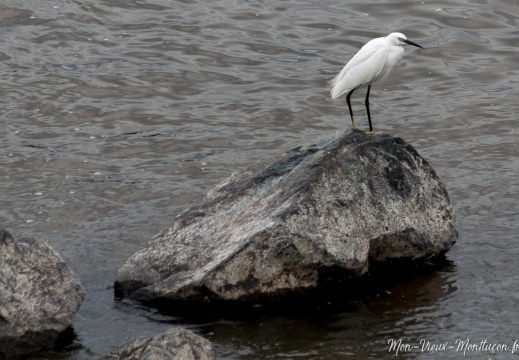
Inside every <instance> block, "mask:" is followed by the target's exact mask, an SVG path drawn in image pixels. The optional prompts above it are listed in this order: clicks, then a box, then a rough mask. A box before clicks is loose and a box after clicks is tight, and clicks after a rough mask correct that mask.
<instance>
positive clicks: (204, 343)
mask: <svg viewBox="0 0 519 360" xmlns="http://www.w3.org/2000/svg"><path fill="white" fill-rule="evenodd" d="M140 359H160V360H213V359H215V354H214V350H213V347H212V345H211V343H210V342H209V341H208V340H206V339H204V338H203V337H200V336H198V335H196V334H194V333H192V332H191V331H188V330H184V329H180V328H177V329H172V330H168V331H166V332H165V333H163V334H160V335H156V336H153V337H151V338H137V339H135V340H134V341H132V342H130V343H129V344H126V345H124V346H121V347H120V348H117V349H115V350H113V351H112V352H111V353H110V355H108V356H105V357H103V358H102V359H101V360H140Z"/></svg>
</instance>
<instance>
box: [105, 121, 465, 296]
mask: <svg viewBox="0 0 519 360" xmlns="http://www.w3.org/2000/svg"><path fill="white" fill-rule="evenodd" d="M457 236H458V232H457V230H456V226H455V218H454V213H453V209H452V206H451V204H450V201H449V197H448V194H447V190H446V189H445V187H444V186H443V185H442V184H441V183H440V181H439V179H438V177H437V175H436V173H435V172H434V170H433V169H432V168H431V166H430V165H429V164H428V163H427V161H425V160H424V159H423V158H422V157H421V156H420V155H419V154H418V153H417V152H416V150H415V149H414V148H413V147H412V146H411V145H409V144H407V143H405V142H404V141H403V140H402V139H400V138H395V137H391V136H389V135H367V134H365V133H364V132H361V131H358V130H355V131H352V132H351V133H349V134H348V133H344V134H340V135H339V136H336V135H334V136H328V137H325V138H321V139H317V140H315V141H314V142H312V143H309V144H305V145H301V146H297V147H295V148H293V149H291V150H288V151H286V152H282V153H280V154H278V155H275V156H273V157H271V158H270V159H268V160H265V161H263V162H260V163H257V164H253V165H250V166H248V167H246V168H244V169H243V170H240V171H238V172H236V173H234V174H233V175H231V176H230V177H229V178H227V179H225V180H224V181H222V182H221V183H220V184H219V185H218V186H216V187H215V188H214V189H212V190H211V191H210V192H209V193H208V194H207V196H206V197H205V198H204V199H203V200H201V201H200V202H199V203H196V204H194V205H192V206H191V207H190V208H189V209H187V210H186V211H185V212H183V213H182V214H180V215H179V216H178V217H177V219H176V221H175V223H174V225H173V227H172V228H170V229H166V230H165V231H163V232H161V233H160V234H158V235H156V236H155V237H154V238H153V239H151V241H150V243H149V244H148V246H147V247H146V248H145V249H143V250H141V251H139V252H137V253H136V254H134V255H133V256H132V257H131V258H130V259H128V260H127V262H126V263H125V264H124V265H123V266H122V267H121V268H120V269H119V272H118V275H117V280H116V282H115V290H116V296H119V297H130V298H133V299H136V300H138V301H143V302H153V301H201V302H211V301H222V300H223V301H226V300H253V301H256V300H260V301H262V300H264V299H265V297H273V296H276V295H278V294H286V293H294V292H298V291H300V290H304V289H312V288H315V287H317V286H318V285H319V283H320V280H322V279H321V278H322V274H323V272H324V271H326V269H343V270H346V271H348V272H351V273H352V274H356V275H360V274H364V273H366V272H367V271H368V269H369V260H370V259H373V260H377V261H391V260H394V259H408V260H415V261H418V260H426V259H428V258H430V257H434V256H437V255H440V254H443V253H445V252H446V251H448V250H449V249H450V248H451V247H452V245H453V244H454V243H455V242H456V240H457Z"/></svg>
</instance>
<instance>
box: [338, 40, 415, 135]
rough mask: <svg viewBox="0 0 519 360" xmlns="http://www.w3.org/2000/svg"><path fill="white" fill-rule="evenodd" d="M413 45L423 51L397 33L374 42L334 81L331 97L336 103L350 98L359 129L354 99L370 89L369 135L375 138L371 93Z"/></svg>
mask: <svg viewBox="0 0 519 360" xmlns="http://www.w3.org/2000/svg"><path fill="white" fill-rule="evenodd" d="M406 44H409V45H414V46H417V47H419V48H422V49H423V47H421V46H420V45H418V44H417V43H415V42H413V41H411V40H407V38H406V37H405V35H404V34H402V33H398V32H394V33H391V34H389V35H388V36H386V37H380V38H376V39H373V40H371V41H369V42H368V43H366V44H365V45H364V46H363V47H362V48H361V49H360V50H359V51H358V52H357V53H356V54H355V56H353V57H352V58H351V60H350V61H349V62H348V63H347V64H346V66H344V68H343V69H342V70H341V72H340V73H339V74H338V75H337V76H336V77H335V78H334V79H332V80H331V81H330V82H329V84H330V87H331V89H330V94H331V96H332V99H337V98H338V97H339V96H341V95H344V94H347V95H346V103H347V104H348V109H349V110H350V116H351V123H352V126H353V128H356V127H357V125H356V124H355V120H354V119H353V111H352V110H351V103H350V97H351V94H353V92H354V91H355V90H357V89H361V88H364V87H366V86H367V87H368V91H367V94H366V101H365V105H366V110H367V112H368V121H369V134H373V126H372V125H371V114H370V112H369V91H370V89H371V84H373V83H374V82H375V81H378V80H382V79H384V78H385V77H386V76H388V75H389V73H390V72H391V70H393V68H394V67H395V66H396V65H397V64H398V62H399V61H400V59H402V56H403V55H404V48H403V46H404V45H406Z"/></svg>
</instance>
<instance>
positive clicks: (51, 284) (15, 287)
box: [0, 230, 85, 359]
mask: <svg viewBox="0 0 519 360" xmlns="http://www.w3.org/2000/svg"><path fill="white" fill-rule="evenodd" d="M84 298H85V291H84V290H83V287H82V286H81V283H80V282H79V280H78V278H77V277H76V276H75V275H74V274H73V273H72V272H71V271H70V270H69V269H68V268H67V265H66V264H65V262H64V261H63V259H62V258H61V257H60V256H59V255H58V254H57V253H56V252H55V251H54V250H53V249H52V248H51V247H50V245H49V244H48V243H47V242H46V241H45V240H44V239H43V238H40V237H25V238H20V239H17V240H14V239H13V238H12V237H11V235H10V234H9V233H8V232H7V231H5V230H0V359H4V358H11V357H22V356H26V355H27V354H29V353H31V352H35V351H39V350H43V349H51V348H54V347H57V346H61V345H66V343H67V342H71V341H72V340H73V338H74V334H73V331H72V328H71V324H72V320H73V318H74V315H75V314H76V312H77V311H78V309H79V306H80V305H81V303H82V301H83V299H84Z"/></svg>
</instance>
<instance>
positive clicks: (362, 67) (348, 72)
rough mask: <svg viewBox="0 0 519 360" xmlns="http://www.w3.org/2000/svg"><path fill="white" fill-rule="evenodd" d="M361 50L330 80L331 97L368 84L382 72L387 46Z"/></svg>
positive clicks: (336, 96) (333, 97)
mask: <svg viewBox="0 0 519 360" xmlns="http://www.w3.org/2000/svg"><path fill="white" fill-rule="evenodd" d="M362 50H363V49H361V51H359V52H358V53H357V54H356V55H355V56H354V57H353V58H352V59H351V60H350V61H349V62H348V64H346V66H345V67H344V69H342V70H341V72H340V73H339V75H337V76H336V77H335V79H333V80H332V81H331V82H330V85H331V86H332V88H331V91H330V93H331V95H332V99H336V98H338V97H339V96H341V95H343V94H344V93H346V92H348V91H351V90H353V89H355V88H359V87H363V86H366V85H369V84H371V83H372V82H374V81H376V80H378V79H379V78H380V76H381V75H383V74H384V68H385V65H386V58H387V54H388V51H387V48H386V47H385V46H380V47H379V46H377V47H370V48H369V49H367V51H362Z"/></svg>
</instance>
